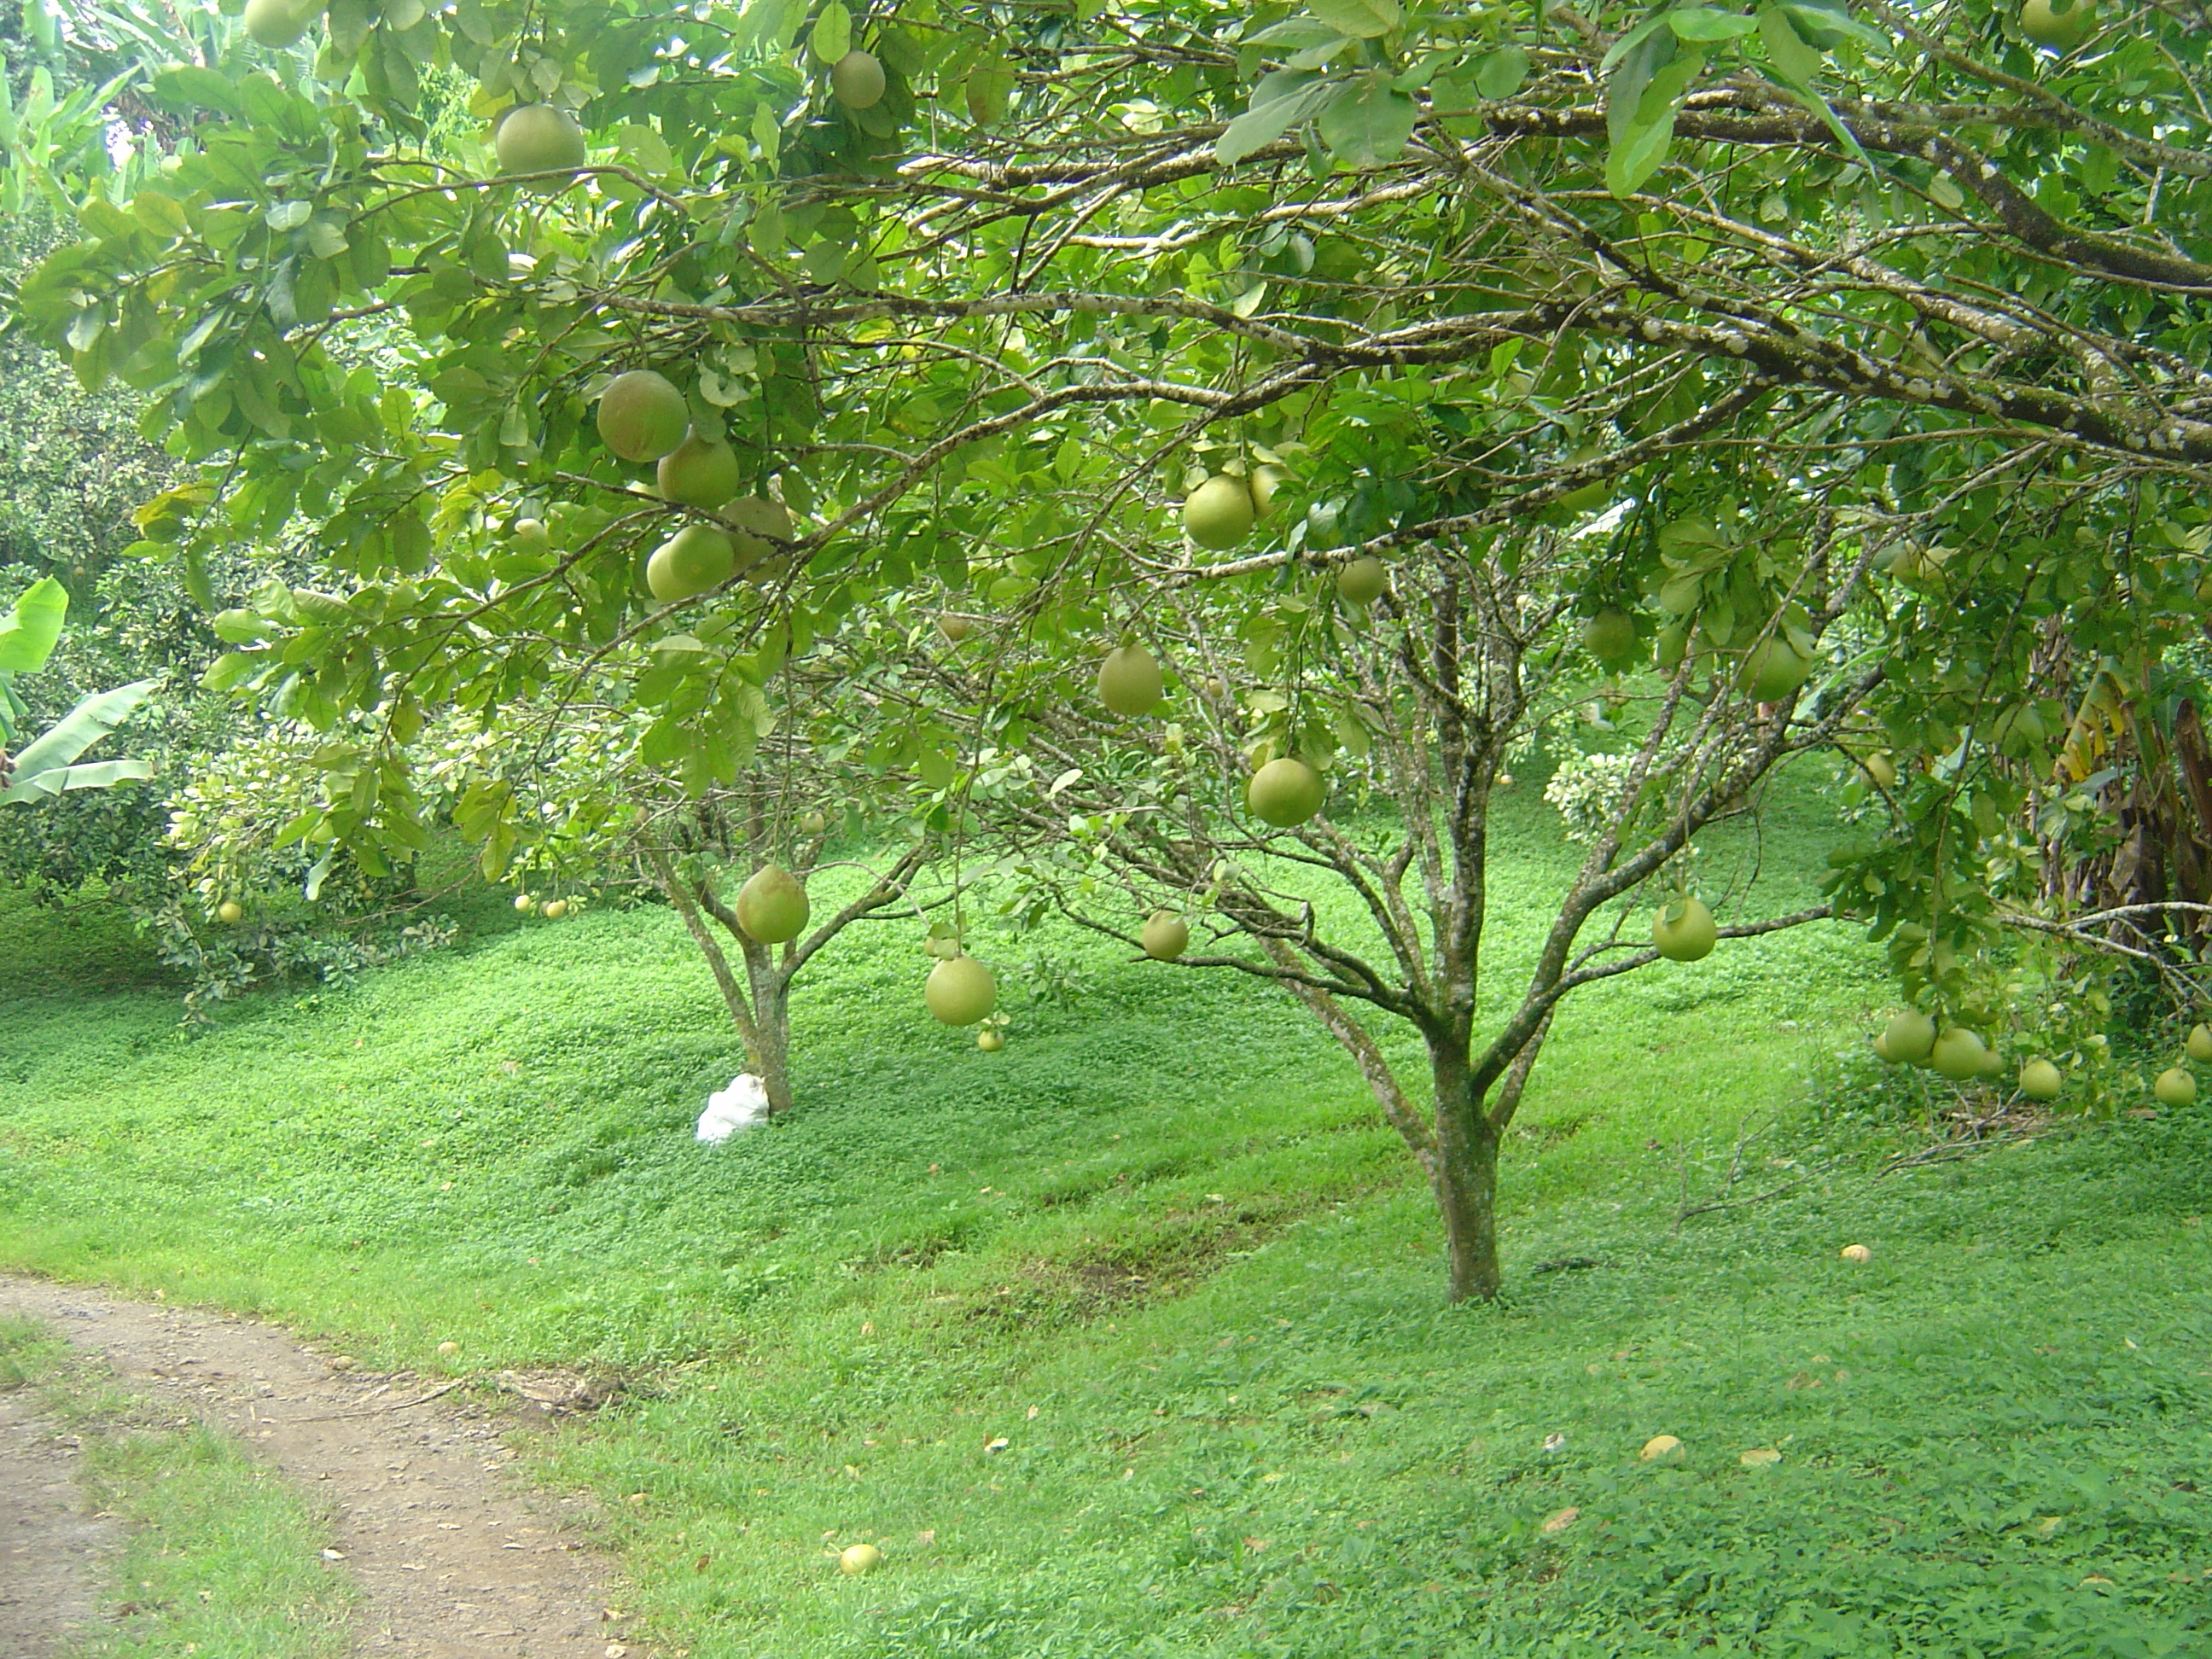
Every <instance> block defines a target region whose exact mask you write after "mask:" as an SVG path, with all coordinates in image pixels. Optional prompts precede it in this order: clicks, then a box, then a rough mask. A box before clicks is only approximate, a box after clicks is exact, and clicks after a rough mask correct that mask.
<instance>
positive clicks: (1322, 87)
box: [1213, 78, 1336, 167]
mask: <svg viewBox="0 0 2212 1659" xmlns="http://www.w3.org/2000/svg"><path fill="white" fill-rule="evenodd" d="M1335 85H1336V83H1335V82H1329V81H1324V80H1321V79H1318V78H1316V80H1315V81H1314V82H1313V83H1312V84H1311V85H1310V86H1307V87H1305V88H1304V89H1302V90H1300V91H1297V92H1294V93H1292V94H1290V95H1289V96H1288V97H1285V98H1274V99H1271V100H1268V101H1267V103H1264V104H1261V105H1259V106H1256V107H1255V108H1253V109H1249V110H1247V111H1245V112H1244V113H1243V114H1242V115H1240V116H1238V117H1237V118H1236V119H1235V120H1233V121H1231V123H1230V124H1229V125H1228V126H1226V127H1225V128H1224V129H1223V130H1222V134H1221V137H1218V138H1217V139H1215V140H1214V141H1213V158H1214V160H1216V161H1218V162H1220V163H1221V165H1222V166H1224V167H1234V166H1235V165H1236V164H1237V162H1239V161H1243V159H1244V158H1245V157H1246V156H1248V155H1251V154H1252V153H1253V152H1254V151H1255V150H1261V149H1266V148H1267V146H1268V145H1270V144H1272V143H1274V142H1275V140H1276V139H1278V138H1279V137H1282V136H1283V135H1284V134H1285V133H1286V132H1288V131H1290V130H1291V128H1292V127H1294V126H1296V125H1297V124H1298V123H1299V122H1301V121H1303V120H1304V119H1306V118H1307V117H1309V116H1310V115H1311V114H1312V113H1313V112H1314V111H1315V110H1316V109H1318V108H1319V107H1320V106H1321V105H1322V102H1323V101H1324V100H1327V99H1328V96H1329V95H1330V94H1331V93H1332V92H1333V91H1334V89H1335Z"/></svg>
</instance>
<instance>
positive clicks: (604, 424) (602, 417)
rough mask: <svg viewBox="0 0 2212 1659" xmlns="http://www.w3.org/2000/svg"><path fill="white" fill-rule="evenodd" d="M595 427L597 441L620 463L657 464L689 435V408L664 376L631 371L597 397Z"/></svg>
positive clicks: (637, 369)
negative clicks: (612, 453)
mask: <svg viewBox="0 0 2212 1659" xmlns="http://www.w3.org/2000/svg"><path fill="white" fill-rule="evenodd" d="M690 430H691V408H690V404H686V403H685V402H684V394H683V393H682V392H678V390H677V389H676V386H675V383H674V382H673V381H671V380H669V379H668V377H667V376H666V375H665V374H655V373H654V372H653V370H651V369H649V368H633V369H631V370H630V371H629V373H628V374H617V375H616V376H615V377H614V379H613V380H610V381H608V382H607V389H606V390H605V392H601V393H600V394H599V439H600V441H601V442H603V443H605V445H606V447H608V448H609V449H611V450H613V451H614V453H616V454H617V455H619V456H621V457H622V458H623V459H624V460H626V461H640V462H642V461H657V460H659V459H660V458H661V457H662V456H663V455H665V454H667V453H669V452H670V451H671V450H672V449H674V448H675V447H677V446H678V445H679V444H681V443H682V442H683V441H684V438H685V437H686V436H687V435H689V434H690Z"/></svg>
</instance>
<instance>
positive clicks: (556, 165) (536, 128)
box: [491, 104, 676, 453]
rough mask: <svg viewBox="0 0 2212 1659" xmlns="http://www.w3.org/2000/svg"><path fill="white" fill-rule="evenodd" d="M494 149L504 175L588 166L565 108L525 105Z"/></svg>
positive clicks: (505, 123) (505, 120)
mask: <svg viewBox="0 0 2212 1659" xmlns="http://www.w3.org/2000/svg"><path fill="white" fill-rule="evenodd" d="M491 148H492V153H493V154H494V155H496V156H498V157H499V170H500V171H501V173H565V172H568V171H569V170H570V169H572V168H575V167H581V166H583V165H584V152H585V145H584V130H583V128H581V127H580V126H578V125H576V118H575V117H574V116H573V115H571V114H569V113H568V111H567V110H565V109H560V108H556V106H553V105H551V104H523V105H520V106H518V107H516V108H514V109H511V110H509V111H507V113H506V115H505V116H503V117H502V118H501V120H500V124H499V131H497V132H495V133H494V134H493V135H492V140H491ZM674 447H676V446H675V445H674V444H671V445H670V446H669V448H671V449H673V448H674ZM663 453H665V451H664V452H663Z"/></svg>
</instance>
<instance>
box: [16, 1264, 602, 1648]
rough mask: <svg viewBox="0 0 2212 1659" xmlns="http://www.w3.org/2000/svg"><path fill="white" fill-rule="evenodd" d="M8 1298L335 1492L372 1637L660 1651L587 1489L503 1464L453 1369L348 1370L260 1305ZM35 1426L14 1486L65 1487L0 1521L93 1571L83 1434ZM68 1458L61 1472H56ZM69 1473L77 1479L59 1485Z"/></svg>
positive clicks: (51, 1553) (23, 1288)
mask: <svg viewBox="0 0 2212 1659" xmlns="http://www.w3.org/2000/svg"><path fill="white" fill-rule="evenodd" d="M0 1314H15V1315H20V1316H24V1317H27V1318H31V1319H36V1320H40V1321H41V1322H44V1323H45V1324H46V1325H47V1326H48V1328H51V1329H52V1330H53V1331H54V1332H55V1333H56V1334H58V1335H60V1336H63V1337H65V1338H67V1339H68V1340H69V1341H70V1343H71V1344H72V1345H74V1346H76V1347H78V1348H80V1349H82V1350H85V1351H87V1352H96V1353H99V1354H101V1355H104V1356H105V1357H106V1359H107V1360H108V1362H109V1363H110V1364H112V1366H113V1367H114V1368H115V1370H116V1371H117V1373H118V1375H119V1376H121V1377H122V1378H123V1379H124V1380H125V1382H126V1383H129V1384H130V1385H131V1387H132V1388H133V1389H137V1390H139V1391H140V1392H143V1393H146V1394H149V1395H153V1396H154V1397H155V1398H156V1399H158V1400H166V1401H174V1402H175V1404H176V1406H177V1407H178V1410H179V1414H180V1415H181V1414H182V1413H186V1412H190V1413H195V1414H196V1415H197V1416H198V1417H199V1418H200V1419H201V1420H202V1421H204V1422H205V1423H207V1424H208V1425H210V1427H213V1428H216V1429H220V1430H222V1431H226V1432H228V1433H230V1434H232V1435H234V1436H236V1437H239V1438H240V1439H241V1440H243V1441H244V1442H245V1443H246V1444H247V1445H248V1446H249V1447H251V1448H252V1449H253V1450H254V1451H255V1452H256V1453H257V1454H258V1455H260V1456H262V1457H264V1458H266V1459H268V1460H269V1461H270V1462H271V1463H273V1464H274V1465H275V1466H276V1468H279V1469H281V1470H283V1473H284V1474H287V1475H289V1476H290V1477H291V1478H292V1479H293V1480H297V1481H298V1482H300V1483H301V1486H304V1487H305V1488H306V1489H307V1491H308V1492H310V1493H312V1494H313V1495H315V1496H317V1497H318V1498H321V1499H322V1500H323V1501H324V1502H326V1503H327V1504H330V1506H331V1510H333V1512H334V1514H335V1516H336V1528H335V1530H336V1537H335V1539H334V1541H333V1542H334V1547H335V1548H336V1549H337V1551H338V1552H339V1553H340V1555H341V1557H342V1558H343V1560H344V1562H345V1566H346V1570H347V1571H350V1572H351V1573H352V1574H353V1575H354V1577H355V1578H356V1580H357V1581H358V1583H360V1585H361V1589H362V1594H363V1596H364V1600H365V1606H364V1607H363V1609H362V1614H361V1617H360V1620H359V1623H358V1625H357V1627H356V1628H357V1636H356V1646H357V1648H358V1650H360V1651H361V1652H362V1654H364V1655H370V1656H386V1655H391V1656H404V1659H493V1656H501V1659H506V1656H516V1659H605V1656H607V1655H610V1654H622V1653H627V1654H629V1656H631V1659H644V1655H645V1650H644V1649H642V1648H641V1647H638V1646H635V1645H626V1644H625V1642H624V1638H623V1634H622V1632H621V1631H620V1629H619V1628H618V1621H617V1620H613V1619H611V1617H610V1616H609V1613H608V1609H610V1608H618V1607H626V1603H625V1602H624V1601H623V1600H622V1599H620V1596H621V1591H620V1589H619V1578H618V1575H617V1570H616V1568H615V1566H614V1565H613V1564H612V1563H611V1561H610V1560H608V1559H606V1557H605V1556H604V1555H601V1554H599V1553H596V1552H593V1551H592V1550H590V1549H588V1548H586V1547H584V1546H583V1545H582V1544H581V1543H580V1542H579V1541H577V1539H576V1538H575V1537H574V1535H573V1534H571V1533H570V1532H568V1531H567V1530H565V1529H564V1520H566V1519H574V1518H577V1517H578V1511H577V1510H575V1509H574V1507H573V1506H574V1505H575V1504H577V1503H578V1502H579V1501H580V1500H576V1499H573V1498H550V1497H548V1496H545V1495H543V1494H534V1493H530V1492H525V1491H524V1490H522V1488H521V1487H520V1484H519V1483H518V1482H516V1481H515V1480H511V1479H507V1478H503V1477H502V1474H501V1471H502V1469H503V1468H505V1466H506V1465H507V1463H508V1462H510V1461H511V1460H512V1457H513V1453H512V1452H510V1451H509V1450H508V1449H507V1447H506V1446H505V1444H504V1443H502V1442H501V1439H500V1437H499V1434H498V1431H497V1430H496V1429H495V1427H494V1426H493V1424H492V1422H491V1421H490V1420H489V1419H487V1418H486V1417H484V1416H483V1415H482V1414H481V1413H479V1412H477V1411H476V1410H474V1409H471V1407H467V1406H465V1405H464V1404H460V1403H457V1400H456V1396H454V1395H451V1394H439V1393H436V1392H435V1390H436V1388H437V1385H436V1384H435V1383H424V1382H422V1381H421V1380H419V1379H416V1378H414V1377H411V1376H405V1375H404V1374H402V1375H401V1376H395V1377H382V1376H372V1375H365V1374H362V1373H361V1372H358V1371H347V1370H337V1369H333V1366H332V1364H331V1360H330V1359H329V1358H325V1357H324V1356H322V1355H319V1354H315V1353H311V1352H307V1351H305V1350H303V1349H301V1347H300V1346H298V1345H297V1344H296V1343H295V1342H294V1341H293V1340H291V1339H290V1338H289V1337H288V1336H286V1335H285V1334H283V1332H281V1331H276V1330H272V1329H270V1328H269V1327H267V1326H265V1325H259V1324H256V1323H255V1322H252V1321H251V1320H246V1319H241V1318H238V1317H235V1316H224V1315H221V1314H210V1313H204V1312H201V1311H198V1310H183V1309H173V1308H165V1307H160V1306H155V1305H149V1304H143V1303H135V1302H125V1301H118V1300H117V1299H115V1298H113V1297H108V1296H105V1295H102V1294H100V1292H98V1291H80V1290H71V1289H69V1288H67V1287H65V1286H61V1285H48V1284H46V1283H43V1282H40V1281H38V1280H34V1279H16V1278H13V1277H10V1276H8V1275H5V1274H0ZM6 1409H7V1397H6V1396H4V1395H0V1411H4V1410H6ZM5 1421H6V1419H0V1425H4V1423H5ZM31 1438H32V1437H27V1436H24V1435H21V1434H15V1435H9V1434H8V1433H6V1431H5V1430H4V1427H0V1492H14V1491H15V1490H27V1491H32V1492H33V1493H34V1497H36V1496H37V1495H39V1494H48V1496H50V1497H51V1499H52V1501H44V1500H43V1499H42V1500H40V1501H34V1503H33V1505H32V1507H31V1510H30V1511H29V1513H28V1514H27V1516H26V1517H25V1521H24V1523H23V1525H21V1526H16V1525H0V1537H7V1535H8V1534H21V1533H24V1532H28V1533H29V1534H40V1543H39V1545H38V1547H37V1548H36V1549H35V1551H33V1550H31V1549H29V1548H27V1549H26V1559H30V1557H31V1556H32V1555H33V1553H35V1554H36V1556H37V1557H38V1559H40V1561H42V1562H46V1563H52V1562H53V1561H55V1560H57V1559H58V1558H59V1556H60V1555H62V1554H66V1553H68V1552H69V1551H70V1549H71V1548H72V1546H70V1545H69V1544H68V1543H67V1542H66V1540H67V1538H68V1537H69V1536H70V1528H82V1527H83V1525H84V1524H85V1522H83V1520H82V1516H81V1514H80V1512H79V1510H77V1508H76V1504H75V1500H74V1496H73V1493H72V1492H70V1489H69V1486H68V1485H67V1480H68V1476H67V1472H66V1467H67V1458H66V1456H65V1455H62V1454H63V1453H65V1450H66V1449H57V1451H56V1452H55V1453H53V1454H50V1455H49V1456H48V1461H47V1462H44V1463H40V1462H38V1461H36V1456H35V1455H34V1454H33V1453H30V1452H27V1451H26V1450H25V1447H26V1445H27V1443H30V1440H31ZM50 1438H51V1437H49V1439H50ZM9 1442H13V1446H14V1454H13V1455H16V1456H18V1457H26V1456H28V1457H31V1458H32V1459H33V1461H32V1462H28V1463H27V1464H26V1465H25V1468H24V1473H23V1476H22V1479H23V1480H24V1481H25V1482H27V1485H24V1486H21V1487H19V1486H17V1482H16V1472H15V1465H13V1464H11V1463H10V1462H8V1461H7V1460H8V1458H9V1455H10V1453H9V1450H8V1449H4V1448H5V1446H6V1444H7V1443H9ZM54 1455H61V1462H59V1463H56V1462H53V1461H52V1457H53V1456H54ZM56 1468H58V1469H60V1470H61V1471H62V1473H61V1474H59V1475H58V1476H57V1475H56V1474H52V1473H45V1474H43V1475H42V1474H41V1471H43V1470H52V1469H56ZM56 1480H60V1481H61V1482H62V1483H63V1484H62V1486H61V1489H60V1491H59V1492H58V1493H49V1488H51V1487H52V1486H53V1485H54V1483H55V1482H56ZM42 1516H44V1517H46V1518H44V1519H42V1518H41V1517H42ZM9 1520H10V1521H12V1520H13V1517H12V1516H10V1517H9ZM79 1536H80V1542H79V1543H78V1544H77V1545H76V1546H74V1549H75V1561H76V1564H77V1567H78V1569H79V1570H78V1571H76V1576H75V1577H74V1578H72V1579H71V1580H70V1582H71V1583H77V1584H80V1585H81V1583H82V1571H81V1567H82V1560H83V1558H84V1554H85V1553H86V1548H87V1547H88V1541H83V1540H82V1536H81V1534H79ZM20 1542H22V1539H21V1538H20V1537H16V1538H9V1544H14V1543H20ZM9 1544H0V1551H4V1550H5V1548H7V1547H9ZM37 1570H39V1571H46V1572H48V1573H49V1575H50V1579H49V1581H48V1582H51V1583H53V1584H54V1585H55V1586H56V1587H57V1588H58V1586H59V1584H60V1583H62V1582H63V1581H62V1580H61V1579H59V1578H54V1577H51V1575H52V1573H53V1572H54V1571H55V1569H54V1568H53V1567H52V1566H51V1565H49V1566H46V1567H43V1568H40V1569H37ZM8 1571H9V1569H8V1567H7V1565H6V1562H5V1558H4V1555H0V1653H5V1654H8V1655H9V1656H11V1659H12V1656H14V1655H15V1654H16V1653H18V1652H22V1653H37V1652H39V1651H40V1649H39V1648H38V1646H37V1644H36V1641H35V1640H34V1639H33V1638H29V1637H25V1638H20V1639H15V1640H11V1639H10V1638H11V1636H12V1633H13V1632H12V1630H11V1627H10V1626H9V1623H8V1620H9V1616H10V1613H11V1608H10V1607H9V1603H8V1601H7V1595H8V1593H9V1578H8V1577H7V1574H8ZM80 1593H81V1592H80ZM35 1611H36V1612H45V1611H46V1609H44V1608H40V1609H37V1610H35ZM80 1616H81V1615H80ZM52 1622H53V1621H52V1620H48V1623H49V1624H52Z"/></svg>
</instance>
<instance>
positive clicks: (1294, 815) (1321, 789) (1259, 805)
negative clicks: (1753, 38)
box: [1244, 755, 1328, 829]
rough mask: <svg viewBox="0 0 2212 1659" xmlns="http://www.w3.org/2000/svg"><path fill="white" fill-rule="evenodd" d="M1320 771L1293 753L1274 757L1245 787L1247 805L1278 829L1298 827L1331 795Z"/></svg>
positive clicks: (1255, 814) (1255, 813)
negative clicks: (1277, 758)
mask: <svg viewBox="0 0 2212 1659" xmlns="http://www.w3.org/2000/svg"><path fill="white" fill-rule="evenodd" d="M1327 796H1328V786H1327V785H1325V784H1324V783H1323V782H1322V776H1321V774H1320V773H1318V772H1316V770H1314V769H1313V768H1312V767H1310V766H1309V765H1307V764H1306V763H1304V761H1302V760H1299V759H1297V757H1294V756H1290V755H1285V756H1284V757H1282V758H1280V759H1279V760H1271V761H1269V762H1268V763H1267V764H1266V765H1265V766H1263V767H1261V769H1259V770H1258V771H1256V772H1255V773H1254V774H1253V775H1252V781H1250V782H1249V783H1248V784H1246V785H1245V786H1244V804H1245V805H1247V806H1249V807H1250V808H1251V809H1252V813H1253V816H1254V817H1260V818H1264V819H1266V820H1267V822H1268V823H1272V824H1273V825H1274V826H1275V828H1277V829H1297V827H1298V825H1300V824H1302V823H1304V822H1305V821H1306V820H1307V819H1308V818H1310V817H1313V815H1314V814H1315V813H1316V812H1318V811H1321V804H1322V801H1323V800H1324V799H1326V798H1327Z"/></svg>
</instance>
